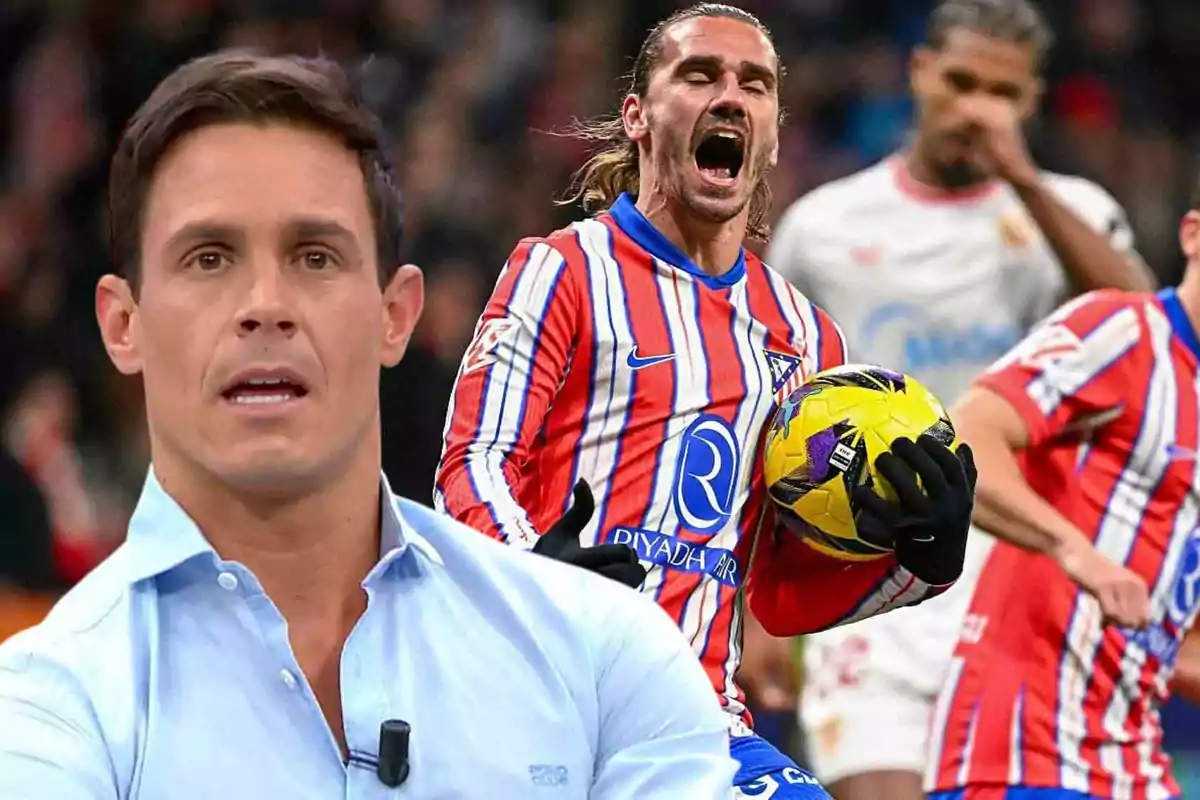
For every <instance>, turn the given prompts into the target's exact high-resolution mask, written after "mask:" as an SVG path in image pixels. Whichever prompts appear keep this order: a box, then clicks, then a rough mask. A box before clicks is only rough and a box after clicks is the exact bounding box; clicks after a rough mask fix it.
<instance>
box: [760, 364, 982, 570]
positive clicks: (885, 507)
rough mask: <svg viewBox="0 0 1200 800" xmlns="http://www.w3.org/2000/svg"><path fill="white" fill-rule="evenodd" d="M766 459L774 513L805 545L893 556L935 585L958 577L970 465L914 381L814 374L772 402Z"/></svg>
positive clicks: (845, 553)
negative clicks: (775, 405)
mask: <svg viewBox="0 0 1200 800" xmlns="http://www.w3.org/2000/svg"><path fill="white" fill-rule="evenodd" d="M764 459H765V464H764V467H765V469H764V473H765V477H766V481H767V486H768V491H769V492H770V495H771V498H772V499H773V500H774V501H775V503H776V507H777V509H778V511H779V517H780V519H781V521H782V522H783V524H784V525H785V526H786V527H788V528H790V529H792V530H794V531H795V532H796V533H797V534H798V535H799V536H800V537H801V538H802V539H803V541H805V542H806V543H807V544H808V545H809V546H811V547H813V548H815V549H817V550H818V551H820V552H822V553H825V554H826V555H830V556H833V557H835V558H841V559H845V560H848V561H865V560H871V559H874V558H880V557H883V556H886V555H888V554H890V553H893V552H894V553H895V554H896V559H897V561H898V562H899V563H900V565H901V566H903V567H905V568H906V569H908V570H909V571H910V572H912V573H913V574H914V575H916V576H917V577H918V578H919V579H921V580H923V581H925V582H926V583H930V584H934V585H945V584H948V583H953V582H954V581H955V580H957V579H958V576H959V575H960V574H961V573H962V567H963V560H964V558H965V555H966V546H967V534H968V532H969V530H970V526H971V510H972V508H973V506H974V497H975V478H976V472H975V464H974V461H973V460H972V458H971V451H970V448H968V447H967V445H965V444H960V443H957V442H956V440H955V435H954V426H953V425H952V424H951V423H950V418H949V416H948V415H947V414H946V410H945V408H944V407H943V406H942V404H941V402H939V401H938V399H937V398H936V397H935V396H934V395H933V394H932V393H931V392H930V391H929V390H928V389H926V388H925V387H924V386H922V385H921V384H920V383H919V382H917V381H916V380H914V379H913V378H912V377H910V376H908V375H901V374H900V373H896V372H892V371H890V370H885V369H883V368H881V367H873V366H862V365H845V366H842V367H835V368H834V369H830V370H825V371H824V372H820V373H818V374H816V375H814V376H813V377H811V378H810V379H809V380H808V381H806V382H805V383H804V385H803V386H801V387H800V388H799V389H797V390H796V391H795V392H793V393H792V395H791V396H789V397H788V398H787V399H786V400H785V401H784V402H783V404H782V405H781V406H780V408H779V411H778V412H777V414H776V416H775V420H774V422H773V423H772V425H771V428H770V430H769V431H768V434H767V442H766V447H765V452H764Z"/></svg>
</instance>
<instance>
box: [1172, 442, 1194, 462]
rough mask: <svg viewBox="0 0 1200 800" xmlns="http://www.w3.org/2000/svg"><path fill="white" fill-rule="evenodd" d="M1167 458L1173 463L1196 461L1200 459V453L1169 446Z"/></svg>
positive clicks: (1185, 448) (1177, 446) (1173, 445)
mask: <svg viewBox="0 0 1200 800" xmlns="http://www.w3.org/2000/svg"><path fill="white" fill-rule="evenodd" d="M1167 458H1169V459H1171V460H1172V461H1196V460H1197V459H1200V453H1197V452H1196V451H1195V450H1192V449H1190V448H1187V447H1180V446H1179V445H1177V444H1169V445H1167Z"/></svg>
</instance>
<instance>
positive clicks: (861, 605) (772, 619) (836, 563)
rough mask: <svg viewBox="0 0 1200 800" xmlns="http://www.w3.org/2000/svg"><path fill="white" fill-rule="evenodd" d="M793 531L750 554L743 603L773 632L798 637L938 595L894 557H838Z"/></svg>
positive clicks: (784, 533)
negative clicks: (799, 538)
mask: <svg viewBox="0 0 1200 800" xmlns="http://www.w3.org/2000/svg"><path fill="white" fill-rule="evenodd" d="M791 536H793V534H791V533H788V532H780V533H779V539H780V542H779V543H778V544H773V545H771V546H770V547H769V549H768V550H767V551H765V552H760V553H756V554H755V558H754V564H753V567H752V569H751V570H750V573H749V575H748V577H747V581H748V583H747V587H746V602H747V603H748V605H749V606H750V611H751V613H752V614H754V616H755V617H756V618H757V619H758V621H759V623H760V624H761V625H762V627H763V629H764V630H765V631H766V632H767V633H769V634H771V635H772V636H778V637H787V636H801V635H804V634H808V633H816V632H818V631H823V630H827V629H829V628H834V627H837V626H838V625H845V624H848V623H851V622H855V621H857V620H860V619H865V618H866V617H871V616H875V615H877V614H882V613H884V612H887V611H890V610H892V609H895V608H901V607H903V606H906V605H913V604H915V603H918V602H921V601H922V600H924V599H926V598H927V597H931V596H933V595H934V594H937V593H938V591H939V589H934V588H933V587H929V586H928V585H927V584H924V583H922V582H920V581H918V580H917V579H916V578H914V577H913V576H911V575H909V574H908V573H907V571H906V570H902V569H900V567H899V566H898V565H897V564H896V560H895V558H893V557H891V556H888V557H886V558H880V559H876V560H874V561H857V562H856V561H843V560H841V559H836V558H831V557H829V556H826V555H822V554H821V553H818V552H817V551H816V550H813V549H812V548H811V547H809V546H807V545H805V544H804V543H802V542H800V541H799V540H792V541H789V540H788V537H791Z"/></svg>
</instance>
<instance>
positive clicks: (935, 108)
mask: <svg viewBox="0 0 1200 800" xmlns="http://www.w3.org/2000/svg"><path fill="white" fill-rule="evenodd" d="M1035 67H1036V64H1035V60H1034V51H1033V49H1032V48H1031V47H1030V46H1028V45H1022V44H1014V43H1012V42H1006V41H1003V40H1000V39H991V38H988V37H987V36H983V35H981V34H978V33H975V32H974V31H970V30H966V29H962V28H959V29H955V30H952V31H950V32H949V35H948V36H947V37H946V40H945V42H944V43H943V45H942V47H941V49H939V50H932V49H928V48H921V49H919V50H918V51H917V52H916V54H915V55H914V58H913V69H912V86H913V93H914V95H915V96H916V101H917V107H918V109H919V111H918V135H919V136H920V137H921V146H922V149H923V152H924V153H926V154H927V157H929V158H930V160H931V166H932V167H933V168H934V169H935V170H936V171H937V173H938V175H939V179H940V180H939V182H940V183H941V184H942V185H944V186H949V187H956V186H966V185H969V184H972V183H976V182H978V181H981V180H983V179H985V178H987V177H988V174H987V168H986V166H985V165H986V163H987V159H986V157H985V154H984V152H983V151H982V150H981V144H982V143H981V138H980V130H979V128H978V127H976V126H975V125H974V124H972V122H971V121H970V120H969V119H967V117H966V116H965V115H964V113H963V110H962V103H963V100H964V99H966V98H969V97H972V96H975V95H978V94H986V95H991V96H993V97H996V98H999V99H1001V100H1004V101H1006V102H1011V103H1013V104H1014V105H1015V106H1016V108H1017V111H1018V114H1019V116H1020V117H1021V118H1022V119H1025V118H1027V117H1028V116H1029V115H1030V114H1032V113H1033V110H1034V106H1035V104H1036V102H1037V95H1038V87H1039V82H1038V78H1037V75H1036V74H1035Z"/></svg>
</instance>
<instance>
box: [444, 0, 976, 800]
mask: <svg viewBox="0 0 1200 800" xmlns="http://www.w3.org/2000/svg"><path fill="white" fill-rule="evenodd" d="M780 76H781V70H780V66H779V62H778V58H777V56H776V53H775V49H774V46H773V44H772V42H771V38H770V34H769V32H768V31H767V30H766V28H765V27H764V26H763V25H762V24H761V23H760V22H759V21H758V20H757V19H756V18H755V17H753V16H752V15H750V14H748V13H746V12H744V11H742V10H740V9H736V8H732V7H730V6H724V5H717V4H703V5H699V6H695V7H692V8H690V9H687V10H685V11H681V12H679V13H677V14H675V15H673V16H672V17H670V18H668V19H667V20H665V21H664V22H662V23H660V24H659V25H658V26H656V27H655V28H654V29H653V30H652V31H651V32H650V33H649V35H648V37H647V38H646V41H645V42H644V43H643V45H642V48H641V51H640V52H639V54H638V57H637V59H636V62H635V65H634V70H633V76H632V82H631V86H630V90H629V93H628V95H627V96H626V98H625V100H624V102H623V103H622V106H621V109H620V115H619V117H618V118H617V119H615V120H612V121H611V122H608V123H599V124H594V125H585V126H583V128H582V130H581V132H582V133H583V134H584V135H586V136H588V137H590V138H592V139H594V140H598V141H601V142H603V143H604V144H606V145H609V147H608V149H605V150H603V151H602V152H601V153H600V154H599V155H597V156H596V157H595V158H594V159H593V160H592V161H590V162H589V163H588V165H586V166H585V168H584V170H583V171H582V172H581V174H580V181H579V187H578V188H579V197H580V198H581V199H582V200H583V202H584V205H585V207H587V208H589V209H592V210H600V211H601V212H602V213H600V214H599V215H597V216H596V217H594V218H592V219H589V220H586V221H583V222H579V223H576V224H575V225H572V226H571V227H570V228H568V229H565V230H562V231H558V232H556V233H553V234H551V235H550V236H547V237H545V238H534V239H525V240H523V241H521V242H520V243H519V244H518V245H517V247H516V249H515V251H514V252H513V254H512V256H511V257H510V258H509V260H508V263H507V264H506V265H505V268H504V271H503V272H502V274H501V276H500V279H499V281H498V283H497V286H496V289H495V292H494V294H493V296H492V298H491V300H490V302H489V303H488V305H487V307H486V309H485V311H484V313H483V316H482V318H481V320H480V323H479V326H478V330H477V334H476V337H475V341H474V343H473V344H472V346H471V347H470V348H469V349H468V351H467V354H466V355H465V357H464V361H463V364H462V367H461V371H460V374H459V378H458V382H457V385H456V388H455V392H454V396H453V399H452V402H451V407H450V411H449V418H448V420H447V427H446V447H445V452H444V454H443V458H442V464H441V468H440V470H439V474H438V480H437V487H436V490H435V494H436V501H437V503H438V504H439V506H440V507H441V508H443V509H445V510H446V511H448V512H449V513H450V514H452V515H453V516H454V517H456V518H458V519H460V520H463V521H466V522H468V523H469V524H471V525H472V526H473V527H476V528H479V529H482V530H484V531H486V532H488V533H489V534H490V535H492V536H495V537H497V538H499V539H502V540H504V541H507V542H509V543H511V544H513V545H516V546H520V547H527V548H532V549H534V550H537V551H541V552H547V551H552V552H547V554H548V555H557V556H559V557H560V558H564V559H566V560H572V561H575V562H576V563H581V564H585V565H587V566H590V567H592V568H596V569H598V570H600V571H606V570H607V571H608V573H609V574H614V575H615V574H616V573H618V572H622V573H623V575H621V576H620V577H623V578H624V579H626V580H627V582H629V583H631V584H641V589H642V591H643V592H646V593H648V594H651V595H652V596H653V597H655V598H656V599H657V600H658V602H659V603H660V605H661V606H662V607H663V608H664V609H665V610H666V613H667V614H669V615H670V616H671V617H672V618H673V619H674V620H675V622H676V624H678V625H679V626H680V628H681V629H682V630H683V632H684V633H685V635H687V636H688V637H689V638H690V639H691V641H692V643H693V646H694V649H695V651H696V653H697V655H698V656H699V658H700V660H701V661H702V663H703V664H704V667H705V669H706V671H707V672H708V675H709V677H710V678H711V680H712V684H713V687H714V688H715V689H716V691H717V692H718V694H719V695H720V696H721V699H722V703H723V704H724V705H725V707H726V708H727V709H728V710H729V711H730V724H731V730H732V732H733V733H734V738H733V740H732V745H731V747H732V749H733V752H734V755H735V756H736V757H737V758H738V759H739V761H740V762H741V764H742V769H741V770H740V772H739V774H738V775H737V776H736V778H735V784H736V785H738V786H739V787H742V791H744V792H745V793H748V794H755V795H757V794H762V793H771V792H774V793H775V794H776V796H780V797H822V796H825V793H824V790H822V789H820V788H819V786H818V785H817V783H816V781H815V780H814V779H813V778H811V777H810V776H808V775H806V774H804V773H802V772H801V771H800V770H799V769H797V767H796V766H795V764H793V763H792V762H791V761H790V760H789V759H787V758H786V757H785V756H783V755H782V754H780V753H779V752H778V751H776V750H774V748H772V747H771V746H770V745H768V744H767V743H766V742H765V741H763V740H761V739H759V738H757V737H755V736H753V735H752V734H751V732H750V729H749V725H748V724H749V718H748V715H746V714H745V713H744V712H745V707H744V705H743V695H742V693H741V691H740V690H739V689H738V687H737V685H736V684H735V682H734V673H735V670H736V669H737V666H738V661H739V658H740V639H741V623H740V615H741V597H742V592H743V591H744V592H745V597H746V600H747V602H748V603H749V605H750V609H751V611H752V612H753V613H754V615H755V616H756V617H757V618H758V619H759V620H760V621H761V622H762V623H763V625H764V626H765V627H766V628H767V629H768V630H769V631H770V632H772V633H774V634H777V635H794V634H799V633H805V632H811V631H815V630H820V629H822V628H826V627H829V626H832V625H837V624H841V623H845V622H850V621H853V620H857V619H862V618H865V617H868V616H871V615H873V614H878V613H882V612H885V611H888V610H890V609H893V608H900V607H902V606H905V605H911V604H914V603H919V602H921V601H922V600H924V599H926V598H928V597H931V596H933V595H935V594H937V593H939V592H940V591H942V590H944V589H945V588H946V586H948V585H949V584H951V583H953V581H954V580H955V579H956V578H957V576H958V574H959V572H960V571H961V569H962V562H963V554H964V548H965V542H966V534H967V528H968V525H969V516H970V509H971V506H972V494H973V492H972V487H973V482H974V467H973V466H972V464H971V461H970V455H969V451H967V450H966V448H962V450H960V454H959V455H960V457H961V460H960V458H956V457H955V455H954V454H953V453H951V452H950V451H949V450H948V449H947V448H945V447H944V446H942V445H940V444H937V443H936V442H934V441H932V440H931V439H930V440H926V439H922V440H921V441H920V442H918V443H914V442H911V441H907V440H904V441H901V442H898V443H897V444H896V446H895V448H894V452H893V453H888V454H884V456H882V457H881V459H880V461H881V462H886V463H887V466H888V469H889V471H893V472H894V473H898V474H897V476H896V480H895V481H893V483H897V482H898V483H901V484H904V488H905V489H907V490H908V491H904V492H902V494H903V495H905V496H906V502H905V505H904V507H903V508H895V509H892V508H888V507H885V509H883V510H884V511H886V512H890V513H886V514H885V516H886V517H887V519H886V520H884V522H885V523H887V524H890V525H892V526H893V527H894V530H895V541H896V554H895V556H894V557H893V556H889V557H888V558H885V559H882V560H878V561H873V562H869V563H857V564H850V563H847V562H844V561H839V560H835V559H832V558H829V557H827V556H823V555H820V554H818V553H816V551H814V550H812V549H811V548H809V547H807V546H805V545H803V544H801V543H799V542H798V541H797V540H795V538H794V537H791V536H789V535H788V534H786V533H782V532H779V531H777V530H776V524H775V518H774V515H773V513H772V509H771V506H770V503H769V502H768V501H767V494H766V488H765V486H764V481H763V478H762V471H761V464H760V458H759V451H760V445H761V440H762V436H763V433H764V428H765V426H766V423H767V422H768V421H769V420H770V418H771V416H772V414H773V413H774V411H775V409H776V408H777V407H778V403H779V401H780V400H781V399H782V398H783V397H785V396H786V395H787V394H788V393H789V392H790V391H791V390H793V389H794V388H796V387H797V386H798V385H799V384H800V383H801V382H802V381H803V380H804V379H805V378H806V377H807V376H809V375H811V374H812V373H813V372H816V371H817V370H820V369H825V368H827V367H832V366H835V365H838V364H841V363H842V362H843V361H844V359H845V344H844V342H843V339H842V335H841V332H840V331H839V330H838V328H837V326H836V325H835V324H834V323H833V321H832V320H831V319H830V318H829V317H828V316H826V315H825V314H824V312H822V311H820V310H819V309H817V308H816V307H814V306H813V305H812V304H811V303H809V302H808V300H807V299H805V297H804V296H803V295H802V294H800V292H799V291H797V290H795V289H793V288H792V287H790V286H789V285H788V283H787V281H785V280H783V279H782V278H781V277H780V276H779V275H778V274H776V273H775V272H774V271H772V270H770V269H769V268H767V267H766V266H765V265H764V264H763V263H762V262H761V261H759V260H758V259H757V258H755V257H754V256H753V255H752V254H749V253H746V252H745V251H744V250H743V247H742V243H743V240H744V239H745V237H746V236H747V235H751V236H757V237H762V236H764V235H765V233H766V226H765V224H764V220H765V217H766V214H767V211H768V206H769V202H770V196H769V191H768V189H767V183H766V179H767V174H768V172H769V171H770V169H771V168H772V167H773V166H774V164H775V161H776V157H777V150H778V133H779V118H780V110H779V95H778V88H779V80H780ZM918 475H919V476H920V480H921V483H922V484H923V486H924V487H925V489H926V492H921V491H920V490H918V489H917V488H916V487H917V476H918ZM581 481H583V482H586V483H579V482H581ZM577 484H579V487H578V488H577V489H576V502H577V503H582V504H583V505H587V503H588V501H590V499H591V493H590V491H589V490H588V488H587V487H588V486H589V485H590V486H591V487H594V490H595V494H596V513H595V514H594V517H593V518H592V519H591V521H590V523H589V524H588V525H587V527H586V528H585V529H584V531H583V533H582V535H581V541H580V545H581V546H579V547H572V548H571V549H570V551H568V552H562V551H561V549H559V548H547V547H545V546H544V545H543V544H541V543H540V541H539V533H541V532H543V531H544V530H545V529H546V527H547V525H548V524H549V523H550V522H551V521H553V520H554V519H555V518H557V517H558V516H559V515H561V514H563V512H564V510H566V509H567V507H568V506H569V505H570V502H571V494H572V488H573V487H576V486H577ZM875 505H876V506H877V505H878V504H875ZM878 511H879V509H876V513H878ZM592 545H598V546H597V547H592ZM630 549H632V551H633V553H636V556H637V558H638V560H639V561H640V562H641V564H644V565H647V566H648V572H646V573H643V570H642V568H641V567H638V565H637V564H632V563H631V562H630V561H622V560H621V559H622V556H627V557H629V559H632V558H633V553H631V552H630ZM752 555H753V559H752V558H751V556H752ZM608 559H611V560H608ZM630 567H633V568H634V569H632V570H631V569H630ZM643 575H644V576H645V580H644V582H643V581H642V578H643Z"/></svg>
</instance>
